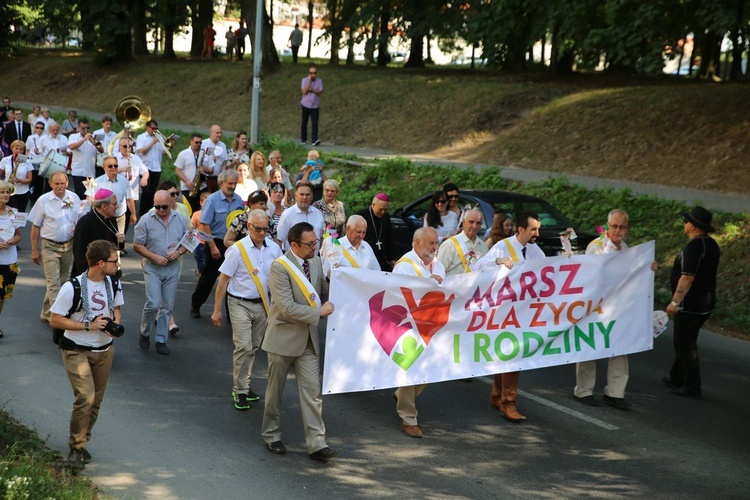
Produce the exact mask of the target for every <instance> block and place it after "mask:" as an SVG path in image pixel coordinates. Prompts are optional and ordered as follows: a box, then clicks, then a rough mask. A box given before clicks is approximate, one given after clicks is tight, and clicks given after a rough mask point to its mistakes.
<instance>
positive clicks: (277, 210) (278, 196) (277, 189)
mask: <svg viewBox="0 0 750 500" xmlns="http://www.w3.org/2000/svg"><path fill="white" fill-rule="evenodd" d="M277 172H278V170H277ZM279 175H281V172H279ZM271 179H273V175H271ZM269 192H270V193H271V200H270V202H269V203H268V215H269V216H270V217H271V233H270V234H271V237H272V238H273V240H274V241H275V242H276V243H279V240H278V239H276V230H277V228H278V227H279V219H281V214H282V213H284V199H285V198H286V188H285V187H284V183H283V182H275V181H273V180H272V181H271V185H270V187H269Z"/></svg>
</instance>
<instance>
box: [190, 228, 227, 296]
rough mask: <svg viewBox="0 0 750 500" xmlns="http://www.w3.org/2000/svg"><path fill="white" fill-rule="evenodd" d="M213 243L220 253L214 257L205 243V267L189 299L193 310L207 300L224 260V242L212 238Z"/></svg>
mask: <svg viewBox="0 0 750 500" xmlns="http://www.w3.org/2000/svg"><path fill="white" fill-rule="evenodd" d="M214 243H216V247H217V248H218V249H219V254H220V255H219V258H218V259H215V258H214V257H213V256H212V255H211V250H210V247H209V246H208V244H206V249H205V252H206V267H205V268H204V269H203V272H202V273H201V277H200V278H198V284H197V285H195V291H194V292H193V296H192V298H191V300H190V305H191V308H192V309H195V310H198V309H199V308H200V306H202V305H203V304H205V303H206V300H208V296H209V295H211V290H213V288H214V283H216V279H217V278H218V277H219V268H220V267H221V264H222V263H223V262H224V252H226V251H227V249H226V247H225V246H224V242H223V241H222V240H220V239H218V238H214Z"/></svg>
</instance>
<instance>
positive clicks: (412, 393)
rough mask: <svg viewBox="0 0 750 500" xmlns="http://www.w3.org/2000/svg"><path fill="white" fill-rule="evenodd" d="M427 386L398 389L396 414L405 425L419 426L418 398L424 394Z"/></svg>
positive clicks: (410, 386) (409, 386) (408, 386)
mask: <svg viewBox="0 0 750 500" xmlns="http://www.w3.org/2000/svg"><path fill="white" fill-rule="evenodd" d="M425 387H427V384H420V385H407V386H405V387H399V388H398V389H396V393H395V396H396V412H397V413H398V416H399V417H401V420H403V422H404V425H419V424H417V414H418V412H417V397H418V396H419V395H420V394H422V391H424V388H425Z"/></svg>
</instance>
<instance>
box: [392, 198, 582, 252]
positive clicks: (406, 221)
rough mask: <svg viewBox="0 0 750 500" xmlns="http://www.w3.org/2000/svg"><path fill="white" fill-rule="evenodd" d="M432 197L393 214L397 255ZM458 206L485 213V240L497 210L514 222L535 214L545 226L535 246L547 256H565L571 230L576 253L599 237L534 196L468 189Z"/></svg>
mask: <svg viewBox="0 0 750 500" xmlns="http://www.w3.org/2000/svg"><path fill="white" fill-rule="evenodd" d="M432 196H433V193H430V194H426V195H424V196H422V197H421V198H419V199H417V200H415V201H413V202H411V203H409V204H408V205H406V206H405V207H403V208H399V209H396V211H395V212H393V214H392V215H391V227H392V230H393V246H394V251H395V255H397V256H398V255H403V254H405V253H406V252H408V251H410V250H411V248H412V247H411V240H412V236H413V235H414V231H416V230H417V229H418V228H420V227H422V225H423V224H424V216H425V214H426V213H427V209H428V208H429V206H430V203H432ZM458 203H459V206H461V207H465V206H467V205H468V206H471V207H472V208H478V209H479V210H480V211H481V212H482V215H483V220H482V229H481V230H480V231H479V236H480V237H482V238H485V237H486V236H485V234H486V233H488V232H489V229H490V228H491V227H492V220H493V217H494V214H495V210H499V211H500V212H502V213H507V214H510V215H511V216H512V217H513V220H514V221H516V220H518V214H520V213H521V212H534V213H536V214H537V215H539V220H540V222H541V223H542V227H541V228H540V229H539V238H537V240H536V243H537V244H538V245H539V248H541V249H542V250H544V253H545V254H546V255H547V256H554V255H560V254H562V253H563V248H562V243H561V242H560V235H561V234H562V233H564V232H565V231H566V230H567V228H569V227H572V228H573V229H575V232H576V234H577V235H578V239H577V240H574V241H571V246H572V247H573V253H579V254H580V253H584V252H585V251H586V246H587V245H588V244H589V243H590V242H591V241H592V240H593V239H594V238H596V235H594V234H591V233H582V232H581V231H578V229H576V227H575V225H574V224H573V223H572V222H571V221H570V219H568V218H567V217H565V216H564V215H563V214H561V213H560V211H559V210H557V209H556V208H555V207H553V206H552V205H550V204H549V203H547V202H546V201H544V200H541V199H539V198H536V197H534V196H528V195H525V194H518V193H511V192H508V191H471V190H468V191H460V198H459V200H458Z"/></svg>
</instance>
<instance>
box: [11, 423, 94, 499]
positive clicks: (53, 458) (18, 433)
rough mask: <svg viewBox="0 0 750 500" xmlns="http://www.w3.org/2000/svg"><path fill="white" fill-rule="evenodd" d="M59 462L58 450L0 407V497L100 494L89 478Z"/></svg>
mask: <svg viewBox="0 0 750 500" xmlns="http://www.w3.org/2000/svg"><path fill="white" fill-rule="evenodd" d="M62 464H63V458H62V457H61V456H60V454H59V453H57V452H54V451H50V450H49V449H48V448H46V447H45V446H44V443H43V442H42V441H41V440H40V439H39V437H38V436H37V435H36V433H34V432H32V431H30V430H29V429H27V428H26V427H23V426H22V425H21V424H19V423H18V422H17V421H15V420H14V419H13V418H11V417H10V416H8V414H7V413H5V412H3V411H0V498H4V499H9V500H11V499H12V500H15V499H18V500H20V499H25V498H28V499H37V498H55V499H58V500H65V499H70V500H84V499H94V498H102V497H101V495H100V494H98V493H97V491H96V488H95V487H94V486H93V485H92V484H91V481H90V480H89V479H87V478H85V477H83V476H80V477H79V476H75V475H73V474H71V473H70V472H68V471H67V470H66V469H65V468H64V467H62Z"/></svg>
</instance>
